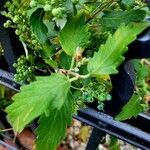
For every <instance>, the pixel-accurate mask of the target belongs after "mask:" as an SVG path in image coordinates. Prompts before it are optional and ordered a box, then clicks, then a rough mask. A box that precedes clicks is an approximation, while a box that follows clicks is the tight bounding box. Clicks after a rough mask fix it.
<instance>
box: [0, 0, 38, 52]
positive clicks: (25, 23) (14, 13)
mask: <svg viewBox="0 0 150 150" xmlns="http://www.w3.org/2000/svg"><path fill="white" fill-rule="evenodd" d="M5 8H6V9H7V10H8V12H6V11H3V12H2V14H3V15H4V16H6V17H7V18H8V20H7V21H6V22H5V23H4V27H5V28H9V27H10V28H14V29H16V30H15V34H16V35H18V36H19V38H20V40H21V41H23V42H24V43H26V45H27V46H28V47H30V48H31V49H33V50H35V51H37V50H39V49H41V46H40V44H39V42H38V41H37V40H36V37H35V35H34V34H33V33H32V30H31V27H30V24H29V18H28V16H27V11H26V10H24V8H22V7H19V5H18V4H17V3H14V2H9V1H8V2H6V3H5Z"/></svg>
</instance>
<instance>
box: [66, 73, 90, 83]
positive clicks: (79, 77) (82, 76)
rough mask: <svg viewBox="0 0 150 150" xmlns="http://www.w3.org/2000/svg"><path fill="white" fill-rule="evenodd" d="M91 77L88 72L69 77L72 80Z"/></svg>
mask: <svg viewBox="0 0 150 150" xmlns="http://www.w3.org/2000/svg"><path fill="white" fill-rule="evenodd" d="M89 77H90V74H86V75H79V74H78V75H76V76H75V77H73V78H71V79H69V81H70V82H74V81H77V80H78V79H87V78H89Z"/></svg>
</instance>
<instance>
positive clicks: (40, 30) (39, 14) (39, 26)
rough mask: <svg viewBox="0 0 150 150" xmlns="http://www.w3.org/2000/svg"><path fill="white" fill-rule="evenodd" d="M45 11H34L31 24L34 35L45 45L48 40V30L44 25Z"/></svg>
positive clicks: (41, 9) (39, 9)
mask: <svg viewBox="0 0 150 150" xmlns="http://www.w3.org/2000/svg"><path fill="white" fill-rule="evenodd" d="M43 16H44V10H43V8H38V9H37V10H36V11H34V12H33V13H32V15H31V17H30V24H31V27H32V31H33V33H34V34H35V35H36V36H37V38H38V40H39V42H40V43H44V42H46V40H47V34H48V28H47V26H46V25H45V24H44V23H43Z"/></svg>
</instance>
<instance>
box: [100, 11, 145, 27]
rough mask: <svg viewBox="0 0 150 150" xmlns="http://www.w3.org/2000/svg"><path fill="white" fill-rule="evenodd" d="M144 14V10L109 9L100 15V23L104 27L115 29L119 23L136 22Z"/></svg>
mask: <svg viewBox="0 0 150 150" xmlns="http://www.w3.org/2000/svg"><path fill="white" fill-rule="evenodd" d="M145 16H146V12H145V11H144V10H130V11H109V12H106V13H105V14H104V16H103V17H102V20H101V23H102V25H103V26H104V27H107V28H113V29H116V28H117V27H119V26H120V24H121V23H125V24H129V23H130V22H138V21H141V20H143V19H144V18H145Z"/></svg>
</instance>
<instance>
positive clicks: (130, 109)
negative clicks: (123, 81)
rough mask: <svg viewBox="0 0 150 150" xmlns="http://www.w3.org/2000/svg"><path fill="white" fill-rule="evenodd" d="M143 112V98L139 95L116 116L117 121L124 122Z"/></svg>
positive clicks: (134, 96) (133, 97)
mask: <svg viewBox="0 0 150 150" xmlns="http://www.w3.org/2000/svg"><path fill="white" fill-rule="evenodd" d="M142 111H143V107H142V105H141V98H140V96H139V95H133V96H132V98H131V99H130V101H129V102H128V103H127V104H126V105H125V106H124V107H123V109H122V111H121V112H120V113H119V114H118V115H117V116H116V120H119V121H123V120H126V119H130V118H132V117H137V115H138V114H139V113H140V112H142Z"/></svg>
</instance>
